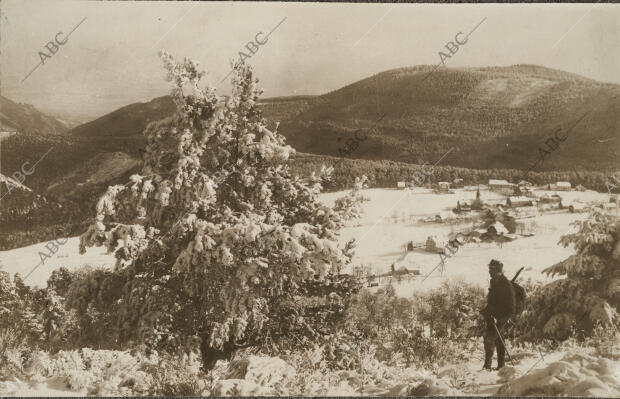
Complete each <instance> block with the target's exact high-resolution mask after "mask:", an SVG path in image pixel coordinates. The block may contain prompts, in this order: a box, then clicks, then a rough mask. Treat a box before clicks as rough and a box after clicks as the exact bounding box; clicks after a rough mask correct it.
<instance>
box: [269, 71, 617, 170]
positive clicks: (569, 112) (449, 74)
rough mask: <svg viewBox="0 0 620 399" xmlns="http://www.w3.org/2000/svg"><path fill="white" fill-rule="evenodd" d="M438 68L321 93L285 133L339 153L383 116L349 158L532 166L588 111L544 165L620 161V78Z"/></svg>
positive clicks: (593, 166) (307, 146) (311, 147)
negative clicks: (617, 81)
mask: <svg viewBox="0 0 620 399" xmlns="http://www.w3.org/2000/svg"><path fill="white" fill-rule="evenodd" d="M430 70H431V67H412V68H402V69H397V70H391V71H386V72H382V73H379V74H377V75H375V76H372V77H369V78H367V79H364V80H361V81H359V82H356V83H353V84H351V85H349V86H346V87H343V88H341V89H339V90H336V91H334V92H331V93H328V94H326V95H323V96H320V97H317V98H315V99H313V100H312V101H311V102H310V103H309V104H307V105H306V108H305V109H304V110H302V111H301V112H298V113H297V115H295V117H294V118H290V119H288V120H284V121H283V122H282V124H281V125H280V129H279V131H280V132H281V133H283V134H284V135H285V136H286V137H287V139H288V141H289V143H290V144H291V145H293V147H295V148H297V149H298V150H300V151H304V152H309V153H314V154H325V155H334V156H338V154H339V149H341V148H344V147H345V144H344V143H345V142H346V140H347V139H349V138H352V137H353V132H354V131H355V129H358V128H370V127H371V126H373V124H374V123H375V121H376V120H379V119H380V118H381V116H382V115H385V117H384V118H383V119H382V120H381V122H379V123H378V125H377V129H376V130H375V131H374V132H372V133H371V134H370V137H369V138H368V139H367V140H366V141H365V142H363V143H362V144H361V145H360V146H359V148H358V149H357V150H356V151H355V153H353V154H351V155H350V157H353V158H367V159H389V160H395V161H403V162H411V163H422V162H423V161H428V162H432V161H433V160H435V159H439V158H440V157H441V156H442V155H443V154H445V153H446V152H447V151H448V150H449V149H450V148H452V147H454V152H453V153H452V154H451V155H450V157H448V158H447V159H445V160H444V161H443V162H445V163H446V164H450V165H453V166H463V167H470V168H481V169H485V168H515V169H527V168H528V167H529V165H530V164H532V163H533V162H535V160H536V159H537V157H538V146H539V145H542V144H543V143H544V141H545V140H546V139H547V138H548V137H550V136H552V135H553V133H554V132H555V129H556V128H557V127H564V128H566V127H568V126H570V125H572V124H573V123H574V121H576V120H577V119H578V118H579V117H580V116H581V115H583V113H584V112H586V111H590V113H589V115H588V116H587V119H585V120H584V121H583V123H581V124H579V125H578V126H577V127H576V128H575V130H574V132H573V134H572V135H571V137H570V139H569V140H567V141H566V142H565V143H563V145H562V146H561V149H560V150H558V151H557V152H555V153H553V155H552V156H550V157H549V158H548V159H546V160H545V162H544V164H543V165H540V167H539V168H538V170H554V169H569V168H572V167H581V166H583V167H584V168H585V169H590V170H597V169H605V168H614V167H618V166H620V164H619V161H620V157H619V156H618V150H619V149H620V123H619V122H620V113H619V112H618V111H620V98H618V97H617V96H618V95H619V94H620V86H619V85H614V84H606V83H599V82H595V81H592V80H589V79H586V78H582V77H579V76H577V75H574V74H569V73H566V72H562V71H556V70H551V69H548V68H543V67H537V66H513V67H506V68H500V67H495V68H466V69H451V68H448V69H438V70H436V71H435V72H434V73H432V74H430V75H428V73H429V72H430ZM425 79H426V80H425ZM614 96H615V98H613V97H614ZM608 138H612V140H611V141H605V142H600V141H599V140H606V139H608ZM576 159H578V160H579V161H578V162H577V164H576V163H575V160H576Z"/></svg>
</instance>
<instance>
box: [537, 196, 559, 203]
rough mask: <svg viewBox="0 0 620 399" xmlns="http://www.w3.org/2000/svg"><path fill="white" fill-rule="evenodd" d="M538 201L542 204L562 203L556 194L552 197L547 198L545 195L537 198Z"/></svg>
mask: <svg viewBox="0 0 620 399" xmlns="http://www.w3.org/2000/svg"><path fill="white" fill-rule="evenodd" d="M538 201H539V202H541V203H543V204H556V203H560V202H562V197H560V196H559V195H557V194H553V195H552V196H549V195H547V194H545V195H543V196H541V197H539V198H538Z"/></svg>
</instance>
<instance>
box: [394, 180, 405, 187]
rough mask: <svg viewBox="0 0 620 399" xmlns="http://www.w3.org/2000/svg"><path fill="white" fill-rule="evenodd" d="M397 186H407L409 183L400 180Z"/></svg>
mask: <svg viewBox="0 0 620 399" xmlns="http://www.w3.org/2000/svg"><path fill="white" fill-rule="evenodd" d="M396 187H398V188H405V187H407V185H406V184H405V182H404V181H399V182H397V183H396Z"/></svg>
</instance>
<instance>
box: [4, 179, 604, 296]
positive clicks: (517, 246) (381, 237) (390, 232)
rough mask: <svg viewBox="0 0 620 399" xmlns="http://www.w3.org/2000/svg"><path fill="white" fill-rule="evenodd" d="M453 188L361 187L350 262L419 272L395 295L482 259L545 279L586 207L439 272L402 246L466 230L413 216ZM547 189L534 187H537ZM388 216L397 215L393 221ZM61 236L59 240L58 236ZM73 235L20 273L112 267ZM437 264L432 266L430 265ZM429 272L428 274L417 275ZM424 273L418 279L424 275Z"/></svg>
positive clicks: (459, 196) (480, 270)
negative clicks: (572, 224)
mask: <svg viewBox="0 0 620 399" xmlns="http://www.w3.org/2000/svg"><path fill="white" fill-rule="evenodd" d="M455 191H456V192H455V193H454V194H441V195H440V194H434V193H432V192H431V191H430V190H426V189H414V190H412V191H405V190H396V189H368V190H364V195H365V196H367V197H369V198H370V201H368V202H365V203H364V204H363V212H364V214H363V215H362V217H361V219H357V220H353V221H351V222H350V226H349V227H345V228H344V230H343V231H342V234H341V239H340V240H341V244H344V243H345V242H346V241H348V240H350V239H352V238H355V239H357V240H358V241H357V249H356V256H355V258H354V262H355V263H356V264H367V265H370V266H371V269H372V271H373V272H374V273H376V274H379V273H385V272H388V271H389V270H390V265H391V264H393V263H394V264H395V266H396V268H398V267H400V266H404V267H407V268H408V269H410V270H411V269H419V270H420V273H421V275H420V276H417V277H412V278H411V279H410V280H409V281H407V280H406V279H405V281H404V282H402V283H400V284H396V285H395V287H396V291H397V293H398V294H399V295H402V296H409V295H411V293H412V292H413V291H414V290H416V291H419V290H426V289H429V288H433V287H437V286H438V285H440V284H441V282H442V281H444V280H445V279H455V278H456V279H464V280H465V281H468V282H471V283H476V284H480V285H482V286H485V287H486V286H487V285H488V271H487V265H488V263H489V261H490V260H491V259H498V260H500V261H502V262H503V263H504V268H505V274H506V275H507V276H509V277H512V276H513V275H514V273H515V272H516V271H517V270H518V269H519V268H520V267H521V266H525V267H526V270H524V271H523V272H522V273H521V278H525V279H527V278H530V277H531V278H532V279H534V280H538V281H543V282H548V281H551V279H550V278H548V277H546V275H544V274H542V273H541V271H542V270H543V269H545V268H546V267H549V266H551V265H553V264H554V263H556V262H559V261H561V260H563V259H565V258H567V257H568V256H569V255H571V253H572V249H570V248H564V247H562V246H559V245H557V243H558V240H559V239H560V236H562V235H563V234H565V233H567V232H568V231H569V230H570V226H569V224H570V222H572V221H574V220H576V219H579V218H584V217H585V214H570V213H566V212H563V213H552V214H545V215H540V216H537V217H535V218H530V219H525V221H528V222H529V221H535V228H534V230H533V231H532V232H533V233H534V234H535V235H534V236H533V237H528V238H519V239H517V240H515V241H513V242H509V243H504V244H503V245H502V247H501V248H500V247H499V246H498V245H496V244H487V243H481V244H475V243H469V244H467V245H465V246H464V247H461V248H460V249H459V250H458V252H457V253H456V254H454V256H452V257H450V258H448V259H447V260H446V263H445V270H444V271H443V274H442V273H441V267H437V266H438V265H439V264H440V258H439V255H437V254H428V253H423V252H410V253H408V254H406V253H405V250H404V247H405V244H406V243H407V242H408V241H415V242H424V241H425V240H426V238H427V236H429V235H433V236H436V237H437V238H438V240H439V243H440V244H441V243H443V242H444V240H445V239H446V237H447V236H448V234H449V233H451V232H459V231H463V230H468V229H471V226H472V223H471V222H465V223H460V224H437V223H420V222H418V220H419V219H420V218H424V217H428V216H432V215H434V214H437V213H439V212H443V211H447V210H449V209H452V208H454V207H455V206H456V201H457V200H466V199H473V198H475V191H465V190H455ZM345 193H346V192H336V193H328V194H323V195H321V198H322V200H323V201H324V202H325V203H326V204H328V205H332V204H333V202H334V200H335V199H336V198H339V197H341V196H343V195H344V194H345ZM543 193H548V194H549V195H551V194H553V192H550V191H545V192H537V194H543ZM558 194H560V195H561V196H562V198H566V201H565V202H569V201H575V200H579V201H583V202H590V201H608V198H609V196H608V195H607V194H600V193H596V192H593V191H587V192H577V191H574V192H558ZM481 197H482V200H483V201H485V202H487V203H500V202H501V203H503V202H505V197H504V196H502V195H499V194H497V193H493V192H489V191H482V192H481ZM394 216H396V217H397V220H394ZM61 241H62V240H61ZM45 245H46V243H44V242H43V243H39V244H35V245H31V246H28V247H24V248H18V249H13V250H10V251H2V252H0V263H2V265H3V270H5V271H7V272H9V273H10V274H11V275H13V274H14V273H17V272H19V273H20V274H21V275H22V276H26V275H27V274H28V273H29V272H30V271H31V270H33V269H34V268H35V266H37V264H39V263H40V261H41V256H40V255H39V252H43V253H46V254H47V253H48V251H47V249H46V248H45ZM78 246H79V237H72V238H69V240H68V241H67V242H66V244H64V245H61V246H60V247H59V250H58V252H57V253H56V254H54V255H53V256H52V257H51V258H45V262H44V263H43V264H41V265H39V266H38V268H36V270H34V272H32V274H31V275H30V276H29V277H28V279H27V280H26V284H28V285H37V286H39V287H43V286H45V284H46V281H47V279H48V278H49V276H50V274H51V272H52V271H53V270H54V269H57V268H59V267H61V266H64V267H66V268H68V269H69V270H75V269H78V268H80V267H82V266H85V265H90V266H94V267H98V266H102V267H110V268H111V267H113V266H114V262H115V259H114V257H113V256H111V255H108V254H106V253H105V249H104V248H103V247H101V248H88V250H87V252H86V253H85V254H84V255H80V254H79V252H78ZM435 268H436V269H435ZM427 275H428V278H426V279H425V280H424V278H425V277H426V276H427ZM423 280H424V281H423Z"/></svg>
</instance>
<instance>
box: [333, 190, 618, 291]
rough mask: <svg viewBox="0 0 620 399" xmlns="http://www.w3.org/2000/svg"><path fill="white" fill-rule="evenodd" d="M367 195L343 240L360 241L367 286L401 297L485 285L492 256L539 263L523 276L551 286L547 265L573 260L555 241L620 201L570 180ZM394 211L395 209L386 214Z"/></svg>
mask: <svg viewBox="0 0 620 399" xmlns="http://www.w3.org/2000/svg"><path fill="white" fill-rule="evenodd" d="M429 180H430V179H429ZM364 195H366V196H367V197H368V199H369V201H368V202H367V203H365V205H364V210H365V214H364V215H363V216H362V218H361V220H359V221H357V222H356V224H355V225H352V226H348V227H347V228H345V231H344V232H343V236H344V238H343V241H344V240H346V239H350V238H354V239H356V240H357V244H358V252H359V255H358V256H360V258H359V260H360V262H361V263H362V264H364V263H365V264H366V268H365V269H364V270H361V271H360V272H361V273H363V274H364V275H365V278H366V281H367V287H370V288H373V287H381V286H385V285H389V284H392V285H394V286H395V288H396V291H397V292H399V291H400V292H401V294H402V295H403V296H406V295H409V294H410V293H411V290H412V289H413V290H418V289H425V288H426V287H433V286H436V285H437V284H439V283H440V282H441V281H443V280H445V279H451V278H463V279H465V280H468V281H469V282H474V283H480V284H482V285H483V284H484V283H485V281H484V279H486V278H487V275H486V264H487V263H488V260H489V259H490V258H491V257H497V258H504V259H511V260H523V261H524V262H530V263H531V262H534V265H526V264H525V263H524V266H525V273H524V275H525V277H526V278H528V277H529V278H532V279H533V280H538V281H543V282H544V281H548V280H549V278H548V277H546V275H544V274H542V273H541V272H542V269H543V266H546V267H548V266H549V265H550V264H553V263H554V261H555V262H559V261H560V260H562V259H564V258H565V256H564V257H563V255H562V254H564V253H566V254H568V253H570V250H569V249H566V248H562V247H561V246H560V245H558V241H559V239H560V237H561V236H562V235H563V234H567V233H569V232H570V230H571V227H570V223H571V222H573V221H575V220H580V219H582V218H583V217H585V214H587V209H588V208H589V207H597V208H599V209H602V210H603V211H604V212H606V213H611V214H615V215H617V214H618V212H619V204H618V195H614V194H607V193H598V192H596V191H593V190H588V189H586V188H585V187H583V186H582V185H577V186H576V187H573V186H572V185H571V183H570V182H567V181H558V182H554V183H548V184H544V185H538V186H536V185H534V184H532V183H530V182H528V181H525V180H521V181H519V183H510V182H508V181H507V180H504V179H490V180H489V181H488V184H478V185H473V186H471V185H467V186H466V185H464V183H463V179H460V178H456V179H454V180H453V181H452V182H445V181H440V182H436V183H434V182H430V181H428V182H426V184H425V185H424V187H420V186H418V185H416V184H414V183H413V182H403V181H401V182H397V183H396V188H395V189H369V190H365V191H364ZM324 196H326V197H329V196H331V194H324ZM403 197H404V198H403ZM392 198H393V200H392ZM375 204H376V205H380V204H383V208H379V209H375ZM391 204H394V207H393V208H394V209H392V210H391V211H390V212H388V213H385V212H387V210H388V209H390V205H391ZM382 212H383V213H382ZM373 238H375V239H373ZM388 249H390V250H388ZM519 252H521V253H522V254H526V253H531V254H532V256H531V257H527V258H525V257H522V256H519ZM487 257H488V258H489V259H487ZM371 265H372V266H371ZM519 267H520V265H517V264H515V265H514V266H513V267H512V269H514V270H515V271H516V270H518V269H519ZM509 269H511V268H510V267H509ZM429 277H430V278H429ZM422 282H424V283H423V284H422Z"/></svg>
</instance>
